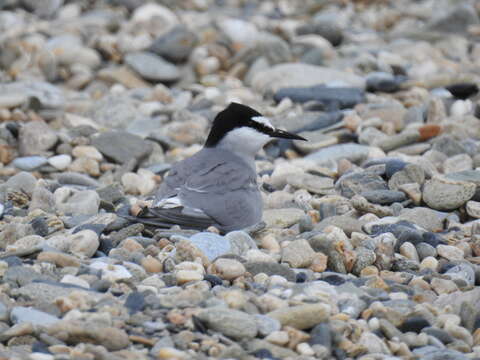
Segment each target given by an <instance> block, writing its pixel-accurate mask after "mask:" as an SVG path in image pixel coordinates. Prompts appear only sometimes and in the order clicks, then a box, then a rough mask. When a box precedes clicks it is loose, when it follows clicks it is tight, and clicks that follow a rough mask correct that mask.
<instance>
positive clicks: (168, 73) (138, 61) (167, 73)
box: [125, 51, 180, 82]
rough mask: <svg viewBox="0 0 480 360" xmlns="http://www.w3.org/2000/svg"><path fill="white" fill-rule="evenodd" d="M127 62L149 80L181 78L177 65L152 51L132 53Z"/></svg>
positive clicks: (126, 59)
mask: <svg viewBox="0 0 480 360" xmlns="http://www.w3.org/2000/svg"><path fill="white" fill-rule="evenodd" d="M125 63H126V64H127V65H129V66H130V67H131V68H132V69H133V70H135V71H136V72H137V73H138V74H140V76H141V77H143V78H144V79H146V80H149V81H158V82H173V81H177V80H178V79H179V78H180V72H179V71H178V69H177V67H176V66H175V65H173V64H171V63H169V62H167V61H165V60H164V59H163V58H161V57H160V56H158V55H155V54H154V53H151V52H146V51H145V52H137V53H130V54H127V56H125Z"/></svg>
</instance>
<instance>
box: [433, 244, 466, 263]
mask: <svg viewBox="0 0 480 360" xmlns="http://www.w3.org/2000/svg"><path fill="white" fill-rule="evenodd" d="M437 252H438V255H440V256H442V257H444V258H445V259H447V260H450V261H454V260H463V257H464V254H463V251H462V250H460V249H459V248H457V247H455V246H451V245H438V246H437Z"/></svg>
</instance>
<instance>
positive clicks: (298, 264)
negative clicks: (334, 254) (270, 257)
mask: <svg viewBox="0 0 480 360" xmlns="http://www.w3.org/2000/svg"><path fill="white" fill-rule="evenodd" d="M314 256H315V251H313V249H312V247H311V246H310V244H309V243H308V241H307V240H305V239H299V240H295V241H292V242H291V243H290V244H288V245H287V246H285V247H284V248H283V249H282V262H286V263H288V264H289V265H290V266H291V267H293V268H305V267H309V266H310V265H311V263H312V261H313V258H314Z"/></svg>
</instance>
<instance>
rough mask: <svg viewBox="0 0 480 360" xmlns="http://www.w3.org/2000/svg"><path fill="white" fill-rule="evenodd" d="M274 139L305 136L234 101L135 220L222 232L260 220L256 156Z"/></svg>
mask: <svg viewBox="0 0 480 360" xmlns="http://www.w3.org/2000/svg"><path fill="white" fill-rule="evenodd" d="M272 138H284V139H293V140H306V139H305V138H303V137H301V136H299V135H296V134H293V133H289V132H286V131H283V130H280V129H277V128H275V127H274V126H273V125H272V124H271V122H270V120H269V119H268V118H267V117H264V116H262V114H260V113H259V112H257V111H256V110H254V109H252V108H250V107H248V106H246V105H242V104H238V103H230V104H229V105H228V106H227V107H226V108H225V109H224V110H223V111H221V112H219V113H218V114H217V116H216V117H215V119H214V121H213V125H212V127H211V130H210V133H209V135H208V137H207V140H206V142H205V145H204V147H203V148H202V149H201V150H200V151H198V152H197V153H196V154H194V155H193V156H191V157H189V158H187V159H185V160H182V161H180V162H177V163H175V164H173V165H172V167H171V169H170V171H169V173H168V175H167V176H166V177H165V179H164V181H163V182H162V183H161V185H160V186H159V188H158V190H157V191H156V194H155V197H154V200H153V203H152V205H151V206H149V207H144V208H143V209H142V211H141V212H140V213H139V214H136V216H129V217H128V218H129V219H131V220H135V221H137V222H142V223H145V224H148V225H153V226H157V227H171V226H173V225H180V226H181V227H183V228H190V229H199V230H203V229H206V228H208V227H209V226H215V227H216V228H217V229H219V230H220V231H222V232H229V231H233V230H240V229H244V228H247V227H250V226H253V225H255V224H257V223H259V222H260V221H261V220H262V212H263V201H262V197H261V193H260V190H259V188H258V184H257V172H256V168H255V155H256V154H257V152H258V151H259V150H260V149H261V148H262V147H263V146H264V145H265V144H266V143H268V142H269V141H270V140H271V139H272Z"/></svg>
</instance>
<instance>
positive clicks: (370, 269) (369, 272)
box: [360, 265, 379, 277]
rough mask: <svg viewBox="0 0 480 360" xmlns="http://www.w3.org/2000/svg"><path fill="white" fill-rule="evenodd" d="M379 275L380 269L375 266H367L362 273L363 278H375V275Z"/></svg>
mask: <svg viewBox="0 0 480 360" xmlns="http://www.w3.org/2000/svg"><path fill="white" fill-rule="evenodd" d="M378 274H379V271H378V268H377V267H376V266H373V265H369V266H366V267H364V268H363V269H362V270H361V271H360V276H361V277H364V276H373V275H375V276H377V275H378Z"/></svg>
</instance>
